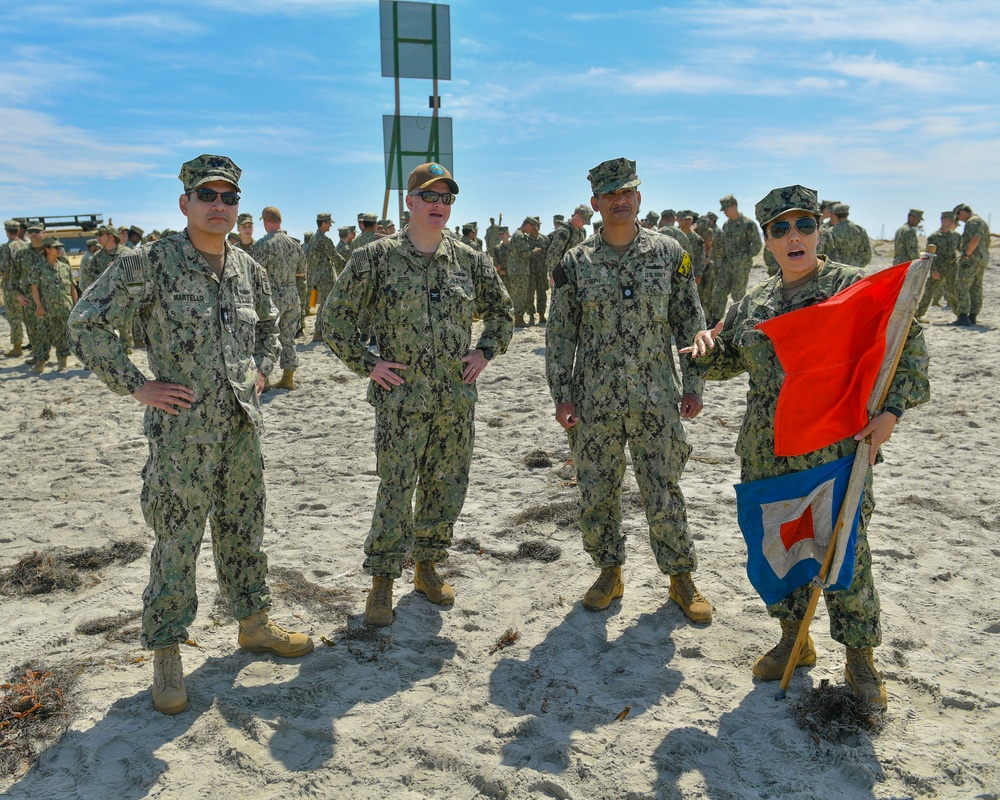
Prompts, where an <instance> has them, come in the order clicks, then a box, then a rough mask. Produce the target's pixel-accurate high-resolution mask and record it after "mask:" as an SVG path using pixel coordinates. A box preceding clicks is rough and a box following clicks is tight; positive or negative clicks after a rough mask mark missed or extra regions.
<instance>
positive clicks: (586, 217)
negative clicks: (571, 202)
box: [573, 203, 594, 223]
mask: <svg viewBox="0 0 1000 800" xmlns="http://www.w3.org/2000/svg"><path fill="white" fill-rule="evenodd" d="M573 213H574V214H579V215H580V217H581V218H582V219H583V221H584V222H585V223H586V222H590V218H591V217H593V216H594V209H592V208H591V207H590V206H585V205H583V203H581V204H580V205H578V206H577V207H576V208H574V209H573Z"/></svg>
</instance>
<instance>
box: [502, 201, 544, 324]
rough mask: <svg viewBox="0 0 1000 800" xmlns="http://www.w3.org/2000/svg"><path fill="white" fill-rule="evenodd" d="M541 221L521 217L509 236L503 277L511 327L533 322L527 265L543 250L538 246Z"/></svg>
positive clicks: (536, 218)
mask: <svg viewBox="0 0 1000 800" xmlns="http://www.w3.org/2000/svg"><path fill="white" fill-rule="evenodd" d="M541 225H542V221H541V220H540V219H539V218H538V217H525V218H524V222H522V223H521V227H520V228H518V229H517V230H516V231H514V233H513V235H512V236H511V237H510V253H509V255H508V258H507V280H508V282H509V284H510V287H511V293H510V297H511V300H512V301H513V303H514V327H515V328H524V327H526V326H528V325H531V324H532V323H533V322H534V318H533V317H532V314H531V312H532V308H533V302H532V301H533V300H534V292H533V288H534V286H533V284H532V272H531V268H532V261H533V259H534V258H537V257H541V256H544V253H545V250H544V249H543V247H542V244H543V242H544V241H545V240H544V239H543V238H542V237H541V235H540V234H539V233H538V230H539V228H540V227H541ZM525 315H527V319H525Z"/></svg>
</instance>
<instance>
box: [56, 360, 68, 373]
mask: <svg viewBox="0 0 1000 800" xmlns="http://www.w3.org/2000/svg"><path fill="white" fill-rule="evenodd" d="M64 369H66V356H59V358H57V359H56V372H62V371H63V370H64Z"/></svg>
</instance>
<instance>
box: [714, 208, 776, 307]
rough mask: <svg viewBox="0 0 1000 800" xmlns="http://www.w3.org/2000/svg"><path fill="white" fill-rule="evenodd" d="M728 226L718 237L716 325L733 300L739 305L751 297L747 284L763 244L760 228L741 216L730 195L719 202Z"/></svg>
mask: <svg viewBox="0 0 1000 800" xmlns="http://www.w3.org/2000/svg"><path fill="white" fill-rule="evenodd" d="M719 205H720V207H721V209H720V210H721V211H722V213H723V214H725V216H726V223H725V224H724V225H723V226H722V230H720V231H719V233H718V236H716V237H715V240H714V246H715V263H716V275H717V277H716V296H715V298H714V300H713V303H712V312H713V313H712V314H711V315H709V316H711V317H713V319H711V320H710V321H711V323H712V324H713V325H714V324H715V323H716V322H717V321H718V320H719V319H720V318H721V317H722V315H723V314H724V313H725V312H726V307H727V306H728V304H729V298H730V297H731V298H732V299H733V302H736V301H738V300H739V299H740V298H741V297H743V295H745V294H746V293H747V282H748V281H749V279H750V269H751V268H752V267H753V260H754V258H755V257H756V256H757V254H758V253H759V252H760V249H761V247H762V246H763V242H762V241H761V238H760V231H759V230H758V229H757V225H756V224H754V221H753V220H752V219H750V218H749V217H748V216H747V215H746V214H741V213H740V208H739V204H738V203H737V201H736V198H735V197H733V196H732V195H731V194H727V195H726V196H725V197H723V198H722V199H721V200H719Z"/></svg>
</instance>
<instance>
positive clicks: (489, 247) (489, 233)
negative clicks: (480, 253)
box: [483, 216, 503, 258]
mask: <svg viewBox="0 0 1000 800" xmlns="http://www.w3.org/2000/svg"><path fill="white" fill-rule="evenodd" d="M502 219H503V217H502V216H501V220H502ZM501 227H502V226H501V225H497V224H496V223H495V222H491V223H490V227H488V228H487V229H486V233H484V234H483V241H484V242H485V244H486V252H487V253H488V254H489V256H490V258H494V257H495V256H496V250H497V245H498V244H500V228H501Z"/></svg>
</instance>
